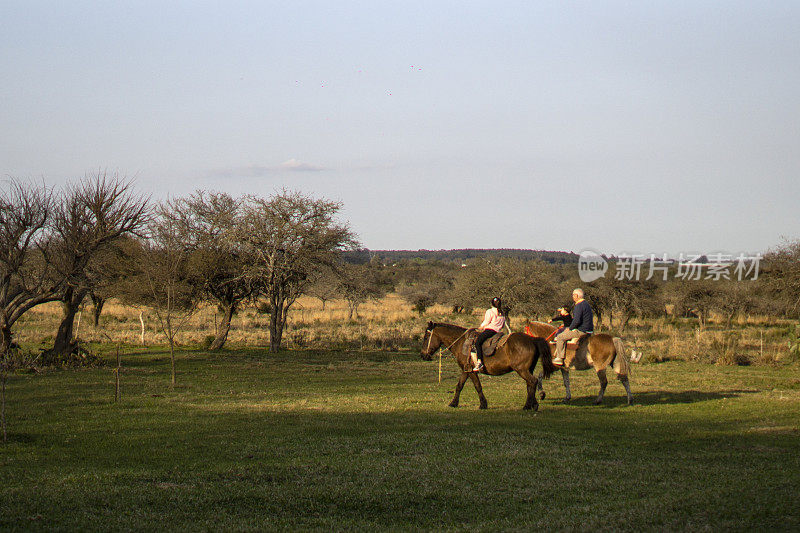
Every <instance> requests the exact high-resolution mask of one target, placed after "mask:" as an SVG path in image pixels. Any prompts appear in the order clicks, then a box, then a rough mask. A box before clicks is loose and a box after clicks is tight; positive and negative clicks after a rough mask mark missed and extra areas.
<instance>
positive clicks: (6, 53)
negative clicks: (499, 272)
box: [0, 0, 800, 255]
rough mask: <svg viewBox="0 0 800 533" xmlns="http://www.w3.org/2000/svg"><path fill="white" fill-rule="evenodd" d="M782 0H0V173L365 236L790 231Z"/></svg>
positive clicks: (439, 241) (615, 243)
mask: <svg viewBox="0 0 800 533" xmlns="http://www.w3.org/2000/svg"><path fill="white" fill-rule="evenodd" d="M797 28H800V2H796V1H786V2H781V1H765V2H738V1H719V2H708V1H698V0H692V1H679V0H677V1H676V0H669V1H625V2H622V1H602V2H598V1H586V2H573V1H551V2H539V1H528V2H505V1H485V2H475V1H447V2H445V1H433V0H428V1H424V2H415V1H393V2H382V1H379V0H371V1H365V2H348V1H335V2H332V1H319V2H316V1H303V0H300V1H294V0H293V1H289V2H287V1H281V2H270V1H259V2H236V1H225V2H222V1H220V2H203V1H190V2H172V1H166V2H165V1H163V0H161V1H154V2H148V1H128V2H108V1H99V2H85V1H79V0H70V1H69V2H63V1H57V2H40V1H39V2H37V1H35V0H24V1H16V0H14V1H10V0H0V66H1V67H2V71H1V72H2V76H0V179H2V180H8V179H11V178H15V179H21V180H34V181H39V182H41V181H44V182H45V183H47V184H48V185H52V186H54V187H58V186H61V185H63V184H64V183H68V182H74V181H76V180H79V179H81V178H83V177H85V176H87V175H91V174H92V173H96V172H98V171H106V172H109V173H117V174H118V175H120V176H122V177H125V178H128V179H132V180H133V181H134V183H135V187H136V189H137V190H138V191H141V192H142V193H143V194H146V195H151V197H152V198H153V200H154V201H159V200H163V199H166V198H170V197H178V196H184V195H188V194H191V193H193V192H195V191H196V190H200V189H202V190H213V191H224V192H228V193H230V194H232V195H235V196H239V195H244V194H255V195H259V196H269V195H271V194H274V193H276V192H278V191H280V190H282V189H290V190H299V191H301V192H303V193H306V194H308V195H311V196H313V197H317V198H326V199H330V200H336V201H339V202H341V204H342V209H341V212H340V217H341V219H342V220H344V221H347V222H348V223H349V224H350V227H351V229H352V230H353V231H354V232H355V233H356V234H357V235H358V237H359V239H360V241H361V243H362V245H363V246H365V247H368V248H371V249H451V248H533V249H547V250H562V251H576V252H577V251H580V250H584V249H587V248H590V249H593V250H597V251H600V252H602V253H607V254H620V253H645V254H650V253H656V254H661V253H669V254H671V255H676V254H678V253H680V252H687V253H691V252H701V253H709V254H710V253H717V252H727V253H739V252H748V253H754V252H759V251H765V250H768V249H770V248H773V247H775V246H778V245H781V244H782V243H783V242H785V241H786V240H787V239H789V240H794V239H797V238H800V211H799V210H798V202H797V199H798V198H800V179H798V178H800V150H799V149H798V148H800V98H798V95H800V38H798V36H797V35H798V34H797Z"/></svg>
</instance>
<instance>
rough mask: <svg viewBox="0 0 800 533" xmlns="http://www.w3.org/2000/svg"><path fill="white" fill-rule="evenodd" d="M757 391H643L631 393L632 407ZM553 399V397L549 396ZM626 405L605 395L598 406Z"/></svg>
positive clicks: (587, 401) (589, 401) (585, 399)
mask: <svg viewBox="0 0 800 533" xmlns="http://www.w3.org/2000/svg"><path fill="white" fill-rule="evenodd" d="M757 392H758V391H757V390H745V389H734V390H723V391H715V392H707V391H697V390H688V391H679V392H678V391H663V390H657V391H645V392H639V393H637V392H636V391H634V392H633V404H634V405H637V404H638V405H675V404H691V403H699V402H707V401H711V400H722V399H725V398H738V397H740V396H741V395H743V394H755V393H757ZM550 398H553V396H550ZM596 398H597V396H596V395H590V396H580V397H573V398H572V401H571V402H570V405H579V406H586V405H594V401H595V399H596ZM624 405H627V400H626V398H625V396H615V395H614V396H609V395H606V396H605V398H603V403H602V404H600V407H619V406H624Z"/></svg>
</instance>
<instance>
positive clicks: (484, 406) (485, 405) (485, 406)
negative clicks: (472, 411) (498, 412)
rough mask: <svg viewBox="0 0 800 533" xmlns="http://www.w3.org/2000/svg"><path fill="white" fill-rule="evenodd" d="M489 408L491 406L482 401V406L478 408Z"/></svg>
mask: <svg viewBox="0 0 800 533" xmlns="http://www.w3.org/2000/svg"><path fill="white" fill-rule="evenodd" d="M488 408H489V406H488V405H487V404H485V403H482V404H481V406H480V407H479V408H478V409H488Z"/></svg>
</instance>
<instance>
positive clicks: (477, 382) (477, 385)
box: [467, 372, 489, 409]
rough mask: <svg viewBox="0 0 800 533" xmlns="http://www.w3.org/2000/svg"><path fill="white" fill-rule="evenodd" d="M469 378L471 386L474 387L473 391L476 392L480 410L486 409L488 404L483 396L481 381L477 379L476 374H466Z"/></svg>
mask: <svg viewBox="0 0 800 533" xmlns="http://www.w3.org/2000/svg"><path fill="white" fill-rule="evenodd" d="M467 374H469V377H470V378H471V379H472V384H473V385H475V390H476V391H477V392H478V400H480V402H481V407H480V408H481V409H486V408H487V407H489V404H488V403H487V402H486V396H484V395H483V387H482V386H481V379H480V378H479V377H478V373H477V372H468V373H467Z"/></svg>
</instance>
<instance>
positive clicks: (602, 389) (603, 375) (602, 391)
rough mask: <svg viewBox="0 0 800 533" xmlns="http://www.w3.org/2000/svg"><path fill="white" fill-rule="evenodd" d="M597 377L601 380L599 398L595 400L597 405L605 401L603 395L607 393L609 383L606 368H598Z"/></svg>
mask: <svg viewBox="0 0 800 533" xmlns="http://www.w3.org/2000/svg"><path fill="white" fill-rule="evenodd" d="M597 379H599V380H600V394H599V395H598V396H597V399H596V400H595V401H594V404H595V405H599V404H600V403H602V401H603V395H604V394H605V393H606V385H608V379H606V371H605V370H598V371H597Z"/></svg>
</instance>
